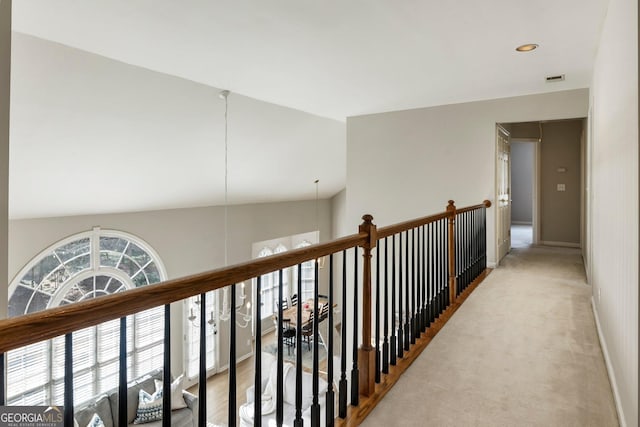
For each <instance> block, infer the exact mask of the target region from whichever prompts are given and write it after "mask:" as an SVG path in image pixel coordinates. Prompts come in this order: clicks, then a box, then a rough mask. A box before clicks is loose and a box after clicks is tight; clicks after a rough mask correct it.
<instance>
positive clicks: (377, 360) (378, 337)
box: [375, 241, 381, 383]
mask: <svg viewBox="0 0 640 427" xmlns="http://www.w3.org/2000/svg"><path fill="white" fill-rule="evenodd" d="M375 323H376V325H375V326H376V333H375V335H376V350H375V351H376V373H375V382H376V383H379V382H380V365H381V360H380V242H379V241H378V244H377V245H376V320H375Z"/></svg>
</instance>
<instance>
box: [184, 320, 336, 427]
mask: <svg viewBox="0 0 640 427" xmlns="http://www.w3.org/2000/svg"><path fill="white" fill-rule="evenodd" d="M275 339H276V338H275V333H274V332H272V333H269V334H266V335H265V336H263V337H262V345H263V346H267V345H269V344H271V343H274V342H275ZM326 368H327V360H326V359H325V360H323V361H321V362H320V364H319V369H320V371H326ZM253 371H254V359H253V356H250V357H249V358H248V359H245V360H243V361H241V362H238V364H237V365H236V380H237V381H236V384H237V386H236V391H237V393H236V406H237V408H240V405H242V404H243V403H245V402H246V401H247V396H246V390H247V389H248V388H249V387H251V386H252V385H253V383H254V376H253ZM188 391H189V392H190V393H193V394H195V395H198V385H197V384H196V385H194V386H192V387H191V388H189V389H188ZM228 405H229V373H228V371H223V372H220V373H217V374H215V375H214V376H212V377H210V378H209V379H208V380H207V421H208V422H209V423H212V424H213V425H215V426H226V425H229V418H228ZM236 423H237V424H236V425H240V420H239V418H238V411H237V410H236Z"/></svg>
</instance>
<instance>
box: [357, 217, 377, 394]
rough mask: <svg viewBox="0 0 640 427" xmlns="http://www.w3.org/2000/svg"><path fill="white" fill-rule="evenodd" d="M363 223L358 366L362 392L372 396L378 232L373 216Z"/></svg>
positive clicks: (374, 360) (365, 218)
mask: <svg viewBox="0 0 640 427" xmlns="http://www.w3.org/2000/svg"><path fill="white" fill-rule="evenodd" d="M362 219H363V223H362V224H361V225H360V227H358V231H359V232H360V233H362V232H365V233H367V234H368V237H367V243H365V245H364V246H362V249H363V251H364V253H363V255H362V257H363V263H362V346H361V347H360V349H359V350H358V368H359V370H360V378H359V379H360V381H359V382H360V394H363V395H365V396H371V395H372V394H373V393H374V391H375V378H376V377H375V366H376V352H375V349H374V348H373V346H372V345H371V303H372V299H371V251H372V249H373V248H375V247H376V243H377V241H378V232H377V228H376V226H375V224H373V222H372V221H373V217H372V216H371V215H364V216H363V217H362Z"/></svg>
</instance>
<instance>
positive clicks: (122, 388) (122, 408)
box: [118, 317, 128, 426]
mask: <svg viewBox="0 0 640 427" xmlns="http://www.w3.org/2000/svg"><path fill="white" fill-rule="evenodd" d="M118 368H119V372H118V425H121V426H126V425H127V424H128V421H127V408H128V402H127V318H126V317H121V318H120V359H119V360H118Z"/></svg>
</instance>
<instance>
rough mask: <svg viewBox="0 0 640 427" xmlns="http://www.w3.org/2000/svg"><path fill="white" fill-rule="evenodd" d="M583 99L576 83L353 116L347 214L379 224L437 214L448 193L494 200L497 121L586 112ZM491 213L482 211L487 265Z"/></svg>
mask: <svg viewBox="0 0 640 427" xmlns="http://www.w3.org/2000/svg"><path fill="white" fill-rule="evenodd" d="M588 102H589V101H588V91H587V89H580V90H573V91H564V92H555V93H548V94H540V95H529V96H520V97H514V98H503V99H495V100H488V101H480V102H470V103H464V104H454V105H445V106H440V107H432V108H422V109H416V110H407V111H397V112H391V113H383V114H374V115H367V116H359V117H351V118H349V119H348V120H347V220H348V221H354V218H359V217H360V216H361V215H362V214H363V213H370V214H372V215H373V217H374V222H375V223H376V224H378V226H384V225H389V224H391V223H395V222H399V221H402V220H406V219H409V218H415V217H419V216H423V215H427V214H431V213H436V212H440V211H442V210H444V208H445V206H446V204H447V200H449V199H453V200H455V202H456V205H457V206H460V207H462V206H467V205H471V204H476V203H480V202H482V201H483V200H484V199H489V200H491V201H492V202H495V200H494V199H495V125H496V123H505V122H525V121H535V120H554V119H565V118H576V117H585V116H586V115H587V110H588ZM494 206H495V203H494ZM494 212H495V209H494V208H491V209H489V210H488V215H487V227H488V231H487V234H488V235H487V238H488V239H487V240H488V241H487V244H488V261H489V262H490V263H491V262H495V259H496V257H495V227H494V221H495V217H494ZM350 225H357V224H355V223H351V224H350Z"/></svg>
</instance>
